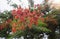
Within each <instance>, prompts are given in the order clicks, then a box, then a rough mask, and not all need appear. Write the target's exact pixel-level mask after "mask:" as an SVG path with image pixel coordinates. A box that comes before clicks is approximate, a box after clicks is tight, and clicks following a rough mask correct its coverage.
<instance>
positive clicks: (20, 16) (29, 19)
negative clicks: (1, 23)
mask: <svg viewBox="0 0 60 39" xmlns="http://www.w3.org/2000/svg"><path fill="white" fill-rule="evenodd" d="M39 8H40V7H38V9H37V10H36V9H34V10H33V11H30V9H23V8H21V7H18V8H17V9H14V10H12V15H13V22H12V32H16V31H17V30H24V29H25V27H28V28H29V29H31V28H32V25H36V26H38V20H41V21H44V18H43V17H42V16H44V14H43V13H41V12H40V9H39Z"/></svg>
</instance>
